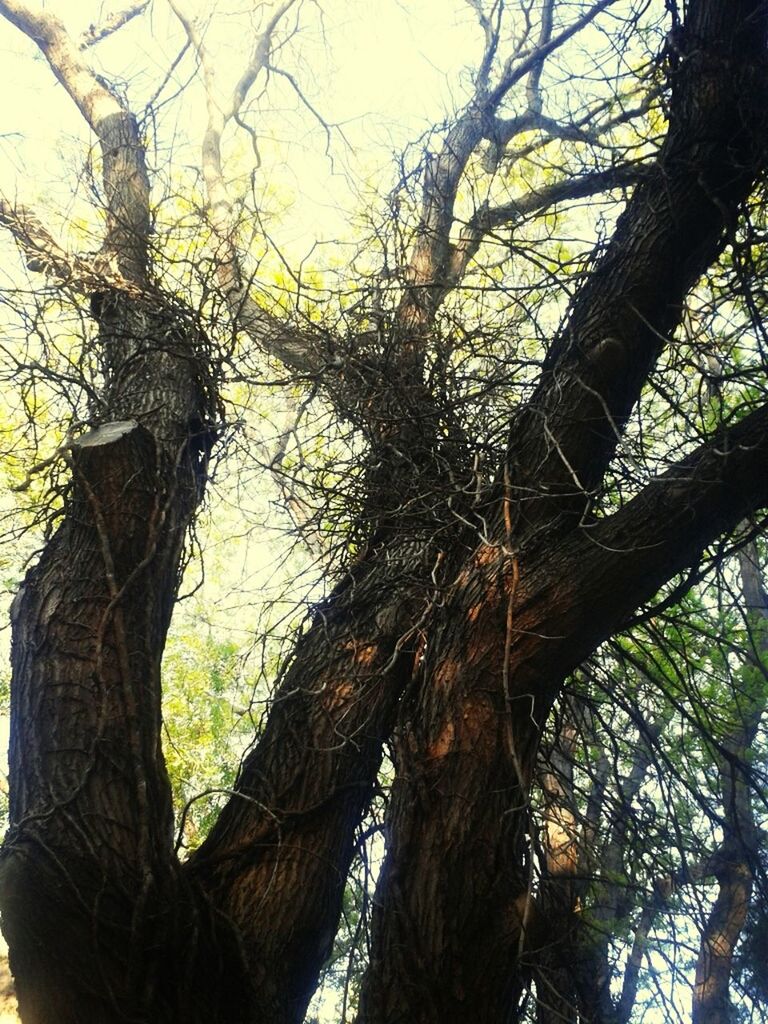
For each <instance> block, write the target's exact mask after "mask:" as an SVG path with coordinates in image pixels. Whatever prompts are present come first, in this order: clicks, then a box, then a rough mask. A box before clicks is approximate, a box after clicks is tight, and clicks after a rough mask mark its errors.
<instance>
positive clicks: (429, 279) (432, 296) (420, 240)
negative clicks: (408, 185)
mask: <svg viewBox="0 0 768 1024" xmlns="http://www.w3.org/2000/svg"><path fill="white" fill-rule="evenodd" d="M614 2H615V0H599V2H598V3H595V4H593V5H592V6H591V7H589V8H588V10H587V11H585V12H584V13H583V14H582V15H581V17H579V18H576V19H575V20H574V21H573V22H571V23H570V24H569V25H567V26H566V27H565V28H563V29H562V30H561V31H559V32H557V33H554V34H553V31H552V9H553V4H551V3H549V2H548V3H547V4H546V5H545V12H544V17H543V19H542V27H541V31H540V34H539V38H538V42H537V44H536V45H535V46H534V48H533V50H532V51H530V52H528V54H527V55H526V56H524V57H522V58H520V51H521V49H522V46H523V44H524V42H525V39H523V40H521V41H520V44H519V45H518V46H517V47H515V49H514V51H513V53H512V54H511V56H510V57H508V58H507V60H506V61H505V62H504V65H503V67H502V69H501V72H500V74H499V76H498V80H497V81H496V82H495V83H492V82H491V69H492V66H493V63H494V59H495V57H496V54H497V50H498V44H499V35H500V30H501V16H502V10H503V5H502V4H499V5H494V10H493V13H492V14H491V15H490V16H488V15H486V14H484V13H483V11H482V8H481V6H480V4H479V3H474V2H473V3H471V6H472V7H473V8H474V9H475V11H476V12H477V14H478V19H479V21H480V25H481V27H482V28H483V32H484V35H485V46H484V53H483V57H482V59H481V62H480V68H479V71H478V74H477V78H476V82H475V90H474V93H473V96H472V98H471V99H470V101H469V103H468V104H467V105H466V106H465V108H464V110H463V111H462V113H461V114H460V115H459V116H458V118H457V119H456V122H455V123H454V125H453V126H452V127H451V129H450V130H449V131H448V133H447V134H446V137H445V140H444V141H443V143H442V145H441V146H440V149H439V151H438V152H437V153H435V154H433V155H430V156H429V157H428V159H427V163H426V166H425V169H424V176H423V186H422V207H421V215H420V221H419V225H418V228H417V232H416V241H415V243H414V246H413V249H412V252H411V254H410V257H409V260H408V264H407V267H406V268H405V279H406V281H407V288H406V291H405V294H404V295H403V298H402V301H401V303H400V306H399V308H398V311H397V322H398V324H399V326H400V328H401V330H403V332H404V334H405V336H408V335H412V336H415V337H416V338H418V337H419V336H420V335H422V334H423V333H424V332H425V331H426V330H428V328H429V326H430V325H431V323H432V320H433V319H434V315H435V313H436V312H437V309H438V307H439V305H440V303H441V302H442V300H443V298H444V297H445V295H446V294H447V293H448V291H450V289H451V288H453V287H455V285H456V284H457V283H458V279H457V278H456V277H455V269H456V267H455V262H454V259H453V253H454V247H453V246H452V244H451V232H452V230H453V228H454V226H455V203H456V197H457V194H458V190H459V185H460V184H461V181H462V179H463V176H464V174H465V172H466V170H467V167H468V165H469V162H470V160H471V158H472V157H473V155H474V154H475V153H476V151H477V149H478V147H479V146H480V144H481V143H482V142H483V141H485V140H491V141H493V140H494V138H495V123H496V112H497V111H498V109H499V107H500V105H501V104H502V102H503V101H504V100H505V99H506V97H507V96H508V95H509V93H510V91H511V90H512V88H513V87H514V86H515V85H517V84H518V83H519V82H521V81H527V96H528V101H529V103H531V102H532V103H533V110H532V111H531V116H539V115H540V114H541V95H540V90H539V81H540V77H541V71H542V68H543V66H544V63H545V62H546V59H547V58H548V57H549V56H550V55H551V54H552V53H554V52H555V50H557V49H559V48H560V47H561V46H563V45H564V44H565V43H566V42H567V41H568V40H569V39H571V38H572V37H573V36H574V35H576V34H577V33H578V32H580V31H581V30H582V29H583V28H585V27H586V26H587V25H588V24H589V23H590V22H592V21H593V20H594V19H595V18H596V17H597V15H598V14H600V13H601V12H602V11H604V10H605V9H606V8H608V7H610V6H611V4H612V3H614ZM521 130H524V129H521Z"/></svg>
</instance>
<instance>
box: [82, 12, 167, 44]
mask: <svg viewBox="0 0 768 1024" xmlns="http://www.w3.org/2000/svg"><path fill="white" fill-rule="evenodd" d="M149 4H150V0H139V2H138V3H135V4H131V5H130V7H126V8H125V9H124V10H122V11H115V12H114V13H113V14H109V15H108V16H107V17H106V18H104V20H103V21H101V22H100V23H99V24H98V25H97V24H92V25H89V26H88V28H87V29H86V30H85V32H83V34H82V35H81V36H80V49H81V50H84V49H86V48H87V47H89V46H94V45H95V44H96V43H100V42H101V41H102V39H106V38H107V37H108V36H111V35H112V34H113V33H114V32H117V30H118V29H121V28H122V27H123V25H127V24H128V22H129V21H132V20H133V19H134V18H135V17H137V16H138V15H139V14H141V13H142V12H143V11H146V9H147V8H148V7H149Z"/></svg>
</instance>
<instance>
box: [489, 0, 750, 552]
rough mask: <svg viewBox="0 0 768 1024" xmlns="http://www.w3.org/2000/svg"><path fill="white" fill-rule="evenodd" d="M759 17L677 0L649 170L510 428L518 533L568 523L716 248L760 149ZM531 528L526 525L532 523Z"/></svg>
mask: <svg viewBox="0 0 768 1024" xmlns="http://www.w3.org/2000/svg"><path fill="white" fill-rule="evenodd" d="M767 17H768V12H766V9H765V5H764V4H763V3H761V2H760V0H739V2H738V3H732V2H726V0H713V2H711V3H703V2H701V0H700V2H698V3H696V2H694V3H691V5H690V12H689V17H688V22H687V29H686V31H687V33H688V38H689V39H690V40H691V42H690V48H691V53H690V56H689V57H687V59H686V60H685V61H684V62H683V64H682V66H681V70H680V72H679V74H678V75H677V76H676V77H675V79H674V80H673V95H672V105H671V112H670V126H669V131H668V133H667V137H666V139H665V141H664V144H663V147H662V150H661V153H660V156H659V159H658V162H657V165H656V167H655V170H654V172H653V173H651V174H649V175H648V176H647V177H645V178H644V179H643V181H642V182H641V183H640V184H639V185H638V186H637V188H636V189H635V192H634V194H633V197H632V199H631V200H630V202H629V204H628V206H627V208H626V210H625V211H624V213H623V214H622V216H621V217H620V218H619V221H618V224H617V227H616V231H615V233H614V236H613V239H612V240H611V242H610V244H609V246H608V247H607V249H606V251H605V252H604V254H603V255H602V257H601V258H600V261H599V263H598V264H597V266H596V268H595V269H594V271H593V272H592V273H591V275H590V276H589V278H588V279H587V281H586V282H585V284H584V285H583V286H582V287H581V289H580V290H579V292H578V293H577V295H576V298H575V299H574V301H573V303H572V306H571V309H570V312H569V314H568V317H567V320H566V322H565V324H564V326H563V328H562V330H561V332H560V334H559V336H558V337H557V339H556V340H555V342H554V344H553V347H552V349H551V351H550V353H549V355H548V357H547V360H546V362H545V366H544V372H543V374H542V377H541V380H540V383H539V385H538V387H537V389H536V391H535V393H534V395H533V398H532V400H531V402H530V403H529V404H528V406H526V407H525V408H524V409H523V410H522V411H521V412H520V414H519V415H517V416H516V417H515V420H514V424H513V427H512V430H511V433H510V463H509V477H510V480H511V485H512V488H513V491H515V494H516V495H518V496H519V497H518V509H519V512H520V518H519V520H518V524H517V530H518V534H519V535H525V534H526V533H527V532H528V531H529V530H531V529H538V528H540V527H541V526H542V523H543V521H551V520H552V517H553V516H557V515H562V516H563V520H562V523H563V526H565V525H566V524H569V525H570V524H572V522H573V518H572V517H575V518H578V517H580V516H581V515H582V513H583V511H584V509H585V507H587V506H588V505H589V502H590V500H591V497H592V495H593V494H594V493H595V490H596V488H598V487H599V485H600V482H601V480H602V478H603V474H604V472H605V469H606V466H607V465H608V463H609V461H610V459H611V458H612V457H613V453H614V451H615V448H616V444H617V443H618V440H619V438H620V436H621V433H622V431H623V429H624V425H625V423H626V421H627V418H628V416H629V413H630V411H631V409H632V408H633V406H634V404H635V402H636V400H637V398H638V396H639V394H640V390H641V388H642V386H643V384H644V382H645V380H646V379H647V376H648V374H649V373H650V371H651V369H652V367H653V366H654V364H655V362H656V359H657V358H658V355H659V353H660V351H661V350H662V348H663V346H664V343H665V341H666V339H667V338H668V337H669V336H670V335H671V333H672V332H673V331H674V329H675V328H676V326H677V324H678V322H679V320H680V316H681V310H682V305H683V300H684V298H685V296H686V295H687V293H688V291H689V290H690V288H691V287H692V286H693V284H694V283H695V281H696V280H697V279H698V277H699V276H700V275H701V274H702V273H703V272H704V270H706V268H707V267H708V266H709V265H710V264H711V263H712V262H713V261H714V260H715V259H716V257H717V256H718V254H719V253H720V251H721V250H722V248H723V246H724V244H725V240H726V228H727V227H729V225H730V224H731V223H732V219H733V217H734V216H735V212H736V209H737V207H738V205H739V203H740V202H742V200H743V199H744V198H745V197H746V196H747V195H748V193H749V191H750V190H751V188H752V185H753V182H754V180H755V178H756V176H757V173H758V171H759V168H760V165H761V160H762V153H763V142H762V139H763V125H764V110H765V102H766V101H765V97H766V94H767V92H768V77H767V76H766V62H765V43H766V20H767ZM537 524H538V525H537Z"/></svg>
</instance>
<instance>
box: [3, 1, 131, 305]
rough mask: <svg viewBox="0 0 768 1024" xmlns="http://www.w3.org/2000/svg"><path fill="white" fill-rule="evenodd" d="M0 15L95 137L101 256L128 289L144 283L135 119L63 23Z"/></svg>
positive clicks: (20, 12)
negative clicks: (101, 202) (34, 51)
mask: <svg viewBox="0 0 768 1024" xmlns="http://www.w3.org/2000/svg"><path fill="white" fill-rule="evenodd" d="M0 14H2V15H3V17H5V18H6V19H7V20H8V21H9V22H10V23H11V24H12V25H15V26H16V28H18V29H19V30H20V31H21V32H23V33H24V35H26V36H27V37H28V38H29V39H31V40H32V42H33V43H35V45H36V46H38V47H39V49H40V51H41V52H42V54H43V56H44V57H45V59H46V60H47V61H48V64H49V66H50V68H51V70H52V71H53V73H54V75H55V76H56V78H57V79H58V80H59V82H61V84H62V85H63V86H64V88H65V89H66V91H67V92H68V93H69V95H70V96H71V98H72V100H73V101H74V103H75V104H76V106H77V108H78V110H79V111H80V113H81V114H82V115H83V117H84V118H85V120H86V122H87V123H88V125H89V126H90V128H91V129H92V131H93V132H94V134H95V135H96V137H97V138H98V140H99V144H100V146H101V156H102V163H103V171H102V181H103V185H104V192H105V200H106V204H105V205H106V209H107V230H106V235H105V238H104V244H103V247H102V251H103V253H104V254H105V255H107V257H108V258H109V259H113V260H114V263H115V266H116V267H117V269H118V271H119V273H120V274H121V275H122V276H123V277H125V278H126V279H127V280H128V281H130V282H131V283H132V284H135V285H138V286H140V287H141V286H144V285H146V283H147V261H148V235H149V228H150V215H149V178H148V176H147V167H146V154H145V148H144V142H143V140H142V139H141V136H140V133H139V128H138V124H137V123H136V118H135V117H134V116H133V114H132V113H131V112H130V110H129V109H128V108H127V107H126V105H125V104H124V102H123V101H122V100H121V99H120V97H119V96H118V95H117V93H116V92H115V90H114V89H112V88H111V87H110V86H109V85H108V84H107V83H106V82H105V81H104V80H103V79H102V78H100V77H99V76H98V75H97V74H96V73H95V72H94V71H93V69H92V68H91V67H90V66H89V65H88V64H87V63H86V62H85V60H84V58H83V55H82V53H81V51H80V48H79V47H78V46H77V44H76V43H75V42H74V41H73V40H72V38H71V37H70V36H69V34H68V33H67V30H66V29H65V27H64V25H63V23H62V22H61V21H60V20H59V19H58V18H57V17H56V16H55V15H54V14H50V13H49V12H47V11H31V10H30V9H29V8H27V7H25V6H24V5H23V4H21V3H18V2H16V0H2V2H0Z"/></svg>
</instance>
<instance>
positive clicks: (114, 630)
mask: <svg viewBox="0 0 768 1024" xmlns="http://www.w3.org/2000/svg"><path fill="white" fill-rule="evenodd" d="M95 305H96V307H97V312H98V315H99V318H100V331H101V341H102V344H103V350H104V352H105V378H106V386H105V389H104V396H105V397H104V405H103V408H102V409H101V410H99V411H100V413H101V416H100V419H101V426H98V427H96V428H95V429H93V430H91V431H89V432H88V433H86V434H84V435H83V436H81V437H80V438H79V439H78V440H76V441H75V442H74V443H73V444H72V446H71V449H70V453H69V458H70V464H71V469H72V485H71V491H70V494H69V495H68V497H67V499H66V502H65V508H64V512H63V516H62V520H61V524H60V525H59V527H58V529H57V530H56V532H55V533H54V535H53V536H52V538H51V539H50V541H49V542H48V543H47V544H46V546H45V548H44V550H43V552H42V554H41V556H40V559H39V561H38V563H37V565H35V566H34V567H33V568H32V569H31V570H30V571H29V572H28V574H27V576H26V579H25V580H24V583H23V586H22V588H21V591H20V593H19V595H18V597H17V599H16V601H15V603H14V608H13V649H12V662H13V691H12V693H13V697H12V721H11V737H12V738H11V762H12V768H11V771H12V775H11V791H12V800H11V808H10V811H11V828H10V832H9V834H8V837H7V839H6V843H5V847H4V852H3V861H2V871H1V873H0V887H1V889H2V900H3V926H4V929H5V931H6V934H7V936H8V939H9V944H10V946H11V950H12V967H13V970H14V974H15V975H16V980H17V987H18V997H19V1005H20V1009H21V1013H22V1015H23V1018H24V1020H25V1024H53V1022H54V1021H55V1022H56V1024H75V1022H76V1021H83V1020H87V1021H89V1022H94V1024H97V1022H99V1024H100V1022H103V1024H107V1022H114V1021H129V1020H130V1021H147V1022H149V1021H158V1022H159V1021H171V1020H179V1019H186V1020H190V1021H193V1020H196V1019H210V1020H223V1019H226V1018H225V1017H223V1016H221V1013H222V1010H221V1009H220V1008H219V1006H218V1000H219V998H220V996H217V997H216V999H213V998H212V992H215V989H216V984H215V980H214V984H213V985H211V986H210V988H209V986H208V981H207V980H206V982H205V985H204V986H203V985H202V982H201V979H202V978H203V977H204V975H203V974H202V973H200V971H199V970H198V969H197V967H199V966H200V965H201V964H202V963H208V961H209V960H210V958H211V956H212V950H211V948H210V947H211V944H212V942H213V941H214V936H215V937H216V942H217V943H218V942H219V941H221V943H222V944H223V946H224V947H226V945H227V943H229V946H230V947H234V942H233V940H232V939H231V938H229V939H228V938H227V928H226V926H225V925H224V924H223V922H221V921H219V919H218V918H217V917H216V915H213V914H212V913H211V912H210V911H209V910H207V909H205V907H204V905H203V902H202V900H201V899H200V897H199V896H197V895H196V894H195V893H194V891H193V890H192V889H191V888H190V887H189V886H188V885H187V884H186V883H184V882H182V881H181V880H180V879H179V877H178V873H177V869H176V866H175V860H174V857H173V847H172V816H171V802H170V791H169V785H168V779H167V776H166V772H165V767H164V763H163V757H162V752H161V748H160V725H161V716H160V660H161V657H162V651H163V645H164V642H165V636H166V632H167V629H168V625H169V622H170V616H171V610H172V607H173V603H174V600H175V596H176V590H177V584H178V578H179V572H180V562H181V557H182V550H183V543H184V537H185V532H186V529H187V526H188V525H189V522H190V518H191V516H192V514H193V511H194V508H195V505H196V503H197V500H198V498H199V494H200V490H201V485H202V482H203V480H204V474H205V464H204V449H202V450H201V447H200V441H201V439H200V437H196V436H194V435H195V434H196V433H199V429H197V430H196V429H195V428H194V427H192V426H191V424H193V423H206V422H209V421H210V417H211V407H210V402H209V400H208V397H207V394H206V390H205V388H204V387H203V385H202V383H201V381H202V380H203V379H204V371H205V365H204V350H203V348H202V347H201V339H200V338H199V337H198V336H196V335H195V334H194V332H193V331H192V330H191V329H190V328H189V327H188V326H187V325H186V324H185V322H184V318H183V315H182V311H180V310H176V309H169V307H168V306H167V305H166V304H164V303H163V302H161V300H160V299H159V298H158V300H157V301H156V302H154V301H153V302H152V304H150V303H149V301H148V300H147V302H144V301H142V302H139V300H135V299H126V298H125V297H121V296H119V295H108V296H100V297H98V298H97V301H96V303H95ZM229 961H230V962H229V965H223V966H222V968H221V970H222V971H223V972H224V974H227V973H229V977H228V978H227V981H228V983H229V984H230V985H231V988H232V989H233V990H234V989H236V988H237V987H238V985H239V987H240V990H242V983H241V982H238V981H237V974H238V963H239V961H238V959H237V957H230V958H229ZM211 962H213V963H215V962H216V961H215V960H212V961H211ZM212 973H213V975H214V976H215V975H216V973H217V969H214V971H213V972H212ZM187 975H189V976H188V977H187ZM221 1001H222V1002H223V1003H224V1002H228V1000H226V999H224V1000H221ZM202 1006H206V1007H207V1008H208V1011H209V1016H208V1017H207V1018H201V1017H199V1016H197V1015H198V1014H199V1013H200V1008H201V1007H202ZM231 1019H239V1018H238V1017H232V1018H231Z"/></svg>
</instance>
